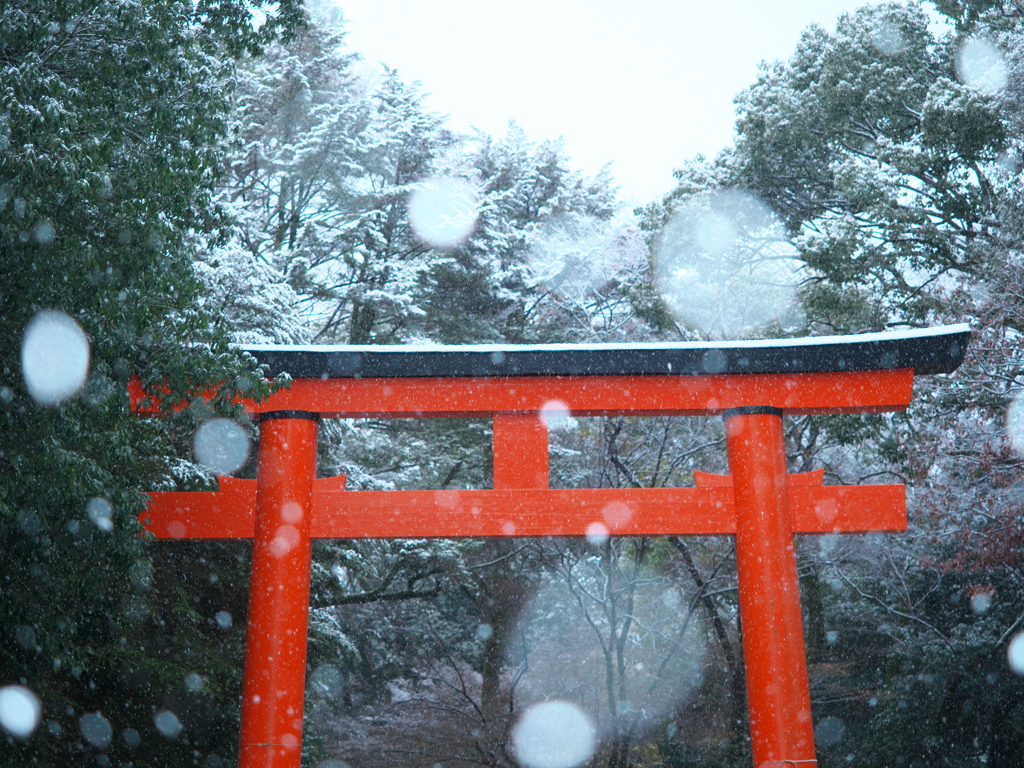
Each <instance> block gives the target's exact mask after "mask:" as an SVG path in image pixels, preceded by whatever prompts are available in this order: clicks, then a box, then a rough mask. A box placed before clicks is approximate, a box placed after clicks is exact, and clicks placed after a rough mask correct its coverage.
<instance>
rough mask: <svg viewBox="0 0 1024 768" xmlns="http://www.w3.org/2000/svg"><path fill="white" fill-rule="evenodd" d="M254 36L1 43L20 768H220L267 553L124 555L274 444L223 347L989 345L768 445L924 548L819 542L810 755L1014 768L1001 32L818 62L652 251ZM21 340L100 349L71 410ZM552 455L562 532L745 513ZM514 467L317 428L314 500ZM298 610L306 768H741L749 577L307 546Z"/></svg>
mask: <svg viewBox="0 0 1024 768" xmlns="http://www.w3.org/2000/svg"><path fill="white" fill-rule="evenodd" d="M265 5H267V10H269V11H271V12H270V13H269V14H267V15H266V17H265V18H263V17H262V16H260V20H261V23H259V24H253V23H252V12H251V11H252V8H251V4H249V3H245V2H242V1H241V0H196V1H195V2H187V3H186V2H178V3H174V2H168V3H150V2H144V1H143V0H121V1H120V2H105V1H102V0H77V1H74V0H72V1H70V2H65V3H61V4H56V5H55V4H53V3H49V2H42V0H38V1H34V0H19V2H14V3H7V4H4V5H2V6H0V259H2V269H3V271H2V274H3V277H4V284H3V285H2V286H0V303H2V311H0V326H2V332H0V346H2V349H4V350H6V352H3V353H2V360H3V361H4V362H3V364H2V379H0V423H2V428H0V563H2V565H3V567H2V569H0V606H2V610H0V686H3V688H2V689H0V720H2V722H3V725H4V728H5V733H4V739H3V741H0V762H3V763H4V764H11V765H42V766H67V765H83V766H85V765H89V766H92V765H99V766H108V765H118V766H120V765H133V766H154V767H156V766H161V767H163V766H190V765H203V766H218V765H230V764H232V763H233V762H235V759H236V754H237V726H238V706H239V696H240V670H241V658H242V652H243V647H244V627H245V612H246V590H247V579H248V576H247V573H248V556H249V552H248V546H247V545H245V544H243V543H226V542H212V543H203V544H200V543H196V542H191V543H185V542H171V543H164V542H156V541H152V540H148V539H146V538H145V537H142V536H140V529H139V526H138V524H137V522H136V517H137V515H138V513H139V512H140V511H141V510H142V509H143V508H144V506H145V501H146V497H145V495H144V493H145V492H146V491H152V490H169V489H174V488H180V489H195V490H199V489H211V488H214V487H216V478H215V473H214V472H213V471H212V470H211V468H210V467H209V466H208V465H204V463H203V462H201V461H199V460H198V458H197V454H201V453H202V451H201V450H200V449H199V446H197V445H196V443H195V440H194V438H195V436H196V435H197V433H199V432H200V431H201V430H200V428H201V427H202V426H203V425H206V424H209V423H222V422H219V421H216V420H218V419H231V420H234V423H237V424H239V425H241V428H242V429H243V430H246V431H247V434H248V436H249V438H252V437H253V436H254V434H255V432H254V429H253V426H252V425H251V424H249V423H248V422H247V421H246V420H245V418H244V416H242V414H240V413H238V412H237V409H236V408H235V407H234V406H232V405H231V403H232V399H233V398H234V396H235V395H238V394H242V395H246V396H251V397H261V396H264V395H265V394H266V392H267V388H266V385H265V384H264V383H262V380H261V378H260V376H259V375H258V374H259V371H256V370H254V368H253V367H252V364H251V360H249V359H247V358H246V357H245V356H244V355H239V354H238V353H237V352H236V351H234V350H233V347H232V346H231V344H232V343H260V342H274V343H342V344H362V343H374V344H397V343H401V344H418V343H446V344H461V343H477V342H501V343H534V342H587V341H610V342H630V341H653V340H679V339H684V340H699V339H707V338H721V337H725V336H729V337H734V336H779V337H789V336H804V335H825V334H833V333H855V332H862V331H877V330H884V329H888V328H904V327H923V326H931V325H936V324H942V323H947V322H968V323H970V324H971V326H972V328H973V329H974V331H975V338H974V342H973V344H972V347H971V350H970V352H969V354H968V359H967V361H966V363H965V364H964V366H963V367H962V368H961V370H960V371H958V372H957V373H956V374H954V375H951V376H945V377H935V378H934V379H931V380H928V381H922V382H919V384H918V385H917V389H916V393H915V404H914V406H913V407H912V408H911V409H910V411H908V412H907V413H906V414H898V415H875V416H866V417H798V418H797V417H793V418H788V419H787V420H786V435H787V450H788V452H789V458H790V468H791V470H792V471H807V470H811V469H816V468H824V470H825V474H826V477H827V481H828V482H836V483H840V482H841V483H854V484H855V483H866V482H890V481H899V482H905V483H907V485H908V505H909V516H910V528H909V530H908V531H907V533H905V534H901V535H893V534H886V535H870V536H850V537H838V536H823V537H805V538H802V539H800V540H799V541H798V562H799V567H800V576H801V589H802V592H803V601H804V610H805V633H806V639H807V646H808V653H809V658H810V671H811V685H812V700H813V706H814V719H815V723H816V736H817V741H818V754H819V761H820V762H821V764H822V765H823V766H839V765H854V766H932V765H958V766H960V765H974V764H977V765H982V764H984V765H992V766H1019V765H1021V764H1024V752H1022V749H1024V747H1022V745H1024V704H1022V702H1024V696H1022V694H1024V678H1022V677H1021V674H1022V673H1024V660H1020V659H1019V658H1018V657H1017V656H1016V655H1015V654H1014V653H1011V651H1014V649H1015V648H1016V647H1019V646H1024V640H1022V641H1021V643H1020V644H1019V646H1015V645H1014V642H1015V639H1016V638H1018V637H1019V636H1020V632H1021V631H1022V630H1024V593H1022V586H1024V585H1022V577H1024V573H1022V570H1021V568H1022V564H1024V524H1022V522H1021V515H1020V512H1021V506H1022V504H1024V494H1022V493H1021V491H1020V488H1021V477H1022V475H1021V462H1020V454H1019V451H1018V448H1019V447H1020V446H1021V445H1022V444H1024V443H1022V442H1021V440H1020V438H1018V437H1017V436H1016V435H1015V432H1016V430H1017V429H1018V428H1021V429H1024V416H1021V415H1019V411H1018V410H1016V408H1017V406H1015V405H1014V403H1015V400H1014V398H1015V396H1016V394H1017V393H1018V392H1019V391H1020V389H1021V386H1022V384H1021V381H1020V375H1021V370H1022V369H1021V354H1020V347H1021V341H1020V339H1021V336H1020V334H1021V322H1022V314H1021V310H1022V300H1024V281H1022V277H1024V272H1022V236H1024V216H1022V214H1021V211H1022V210H1024V208H1022V206H1021V202H1022V199H1021V198H1022V193H1024V184H1022V175H1021V167H1022V165H1021V164H1022V160H1021V158H1022V152H1024V147H1022V128H1024V37H1022V34H1024V26H1022V21H1021V14H1022V13H1024V9H1022V8H1021V6H1020V4H1019V3H1014V2H993V1H991V0H980V1H979V2H958V1H957V0H937V1H936V2H935V3H933V4H929V5H927V6H922V5H918V4H916V3H908V4H882V5H877V6H872V7H867V8H864V9H862V10H860V11H858V12H856V13H854V14H851V15H849V16H844V17H842V18H841V19H839V20H838V22H837V25H836V28H835V29H834V30H826V29H823V28H820V27H811V28H808V29H807V30H806V32H805V33H804V35H803V36H802V39H801V41H800V43H799V45H798V47H797V49H796V51H795V52H794V54H793V56H792V57H791V58H790V59H789V60H788V61H786V62H776V63H772V64H767V65H765V67H764V68H763V71H762V72H761V74H760V75H759V77H758V79H757V81H756V82H755V83H754V84H752V85H751V86H750V88H748V89H747V90H746V91H744V92H743V93H741V94H739V95H738V96H737V100H736V104H737V124H736V132H737V133H736V140H735V142H734V145H733V146H732V147H730V148H729V149H727V150H725V151H723V152H722V153H721V154H720V155H718V156H716V157H715V158H703V157H697V158H694V159H693V160H692V161H691V162H689V163H687V164H686V165H684V167H682V168H680V169H678V170H677V171H676V178H677V187H676V189H675V190H674V191H673V192H672V193H670V194H669V195H668V196H667V197H666V198H665V199H663V200H660V201H656V202H652V203H651V204H650V205H649V206H647V207H645V208H643V209H641V210H638V211H624V210H623V209H622V206H621V205H620V204H619V203H618V201H617V200H616V194H615V190H614V188H613V187H612V185H611V183H610V180H609V178H608V177H607V175H603V174H598V175H597V176H596V177H585V176H584V175H582V174H580V173H579V172H577V171H575V170H573V168H572V166H571V163H570V162H569V160H568V159H567V158H566V157H565V156H564V153H563V151H562V149H561V147H560V145H559V144H558V142H556V141H537V140H534V139H531V138H530V137H528V136H526V135H525V134H524V133H523V131H521V130H519V129H517V128H516V127H515V126H511V127H510V128H509V130H508V132H507V134H506V135H505V136H498V137H495V136H488V135H484V134H480V133H477V134H473V135H463V134H458V133H456V132H454V131H452V130H450V129H449V128H448V127H446V122H445V119H444V118H443V117H442V116H440V115H436V114H431V113H430V112H429V111H427V110H425V109H424V108H423V106H422V96H421V92H420V90H419V87H418V86H416V85H414V84H410V83H407V82H404V81H403V80H402V79H401V77H400V76H399V75H398V73H396V72H393V71H387V70H385V71H384V72H383V73H377V74H368V70H367V69H366V68H365V67H362V66H360V63H359V58H358V55H357V53H356V52H353V51H350V50H348V49H347V48H346V47H345V43H344V29H343V26H341V25H340V19H339V18H338V16H337V15H336V14H332V13H331V8H330V7H329V6H319V5H315V4H311V5H310V6H309V7H308V8H303V7H302V5H301V4H300V3H298V2H296V0H282V2H279V3H274V4H265ZM934 13H938V14H941V15H943V16H945V17H946V18H947V19H948V20H949V22H950V24H949V25H948V31H947V32H941V33H940V32H936V31H935V29H936V28H935V26H934V25H931V24H930V23H929V20H930V17H929V14H934ZM417 201H418V202H417ZM418 206H419V207H418ZM424 211H425V213H424ZM437 211H440V212H441V213H442V214H443V216H442V219H443V221H442V224H441V225H439V224H438V223H437V220H436V219H432V218H431V216H430V215H429V214H430V213H431V212H434V213H436V212H437ZM466 221H468V222H469V225H467V226H466V227H465V228H464V230H463V231H462V232H461V233H460V232H458V231H457V230H458V226H456V225H458V224H459V223H460V222H461V223H465V222H466ZM431 222H433V223H431ZM693 274H696V275H697V276H698V278H699V279H697V280H693V281H689V282H687V280H688V278H686V276H687V275H693ZM684 278H685V279H684ZM708 285H712V286H713V287H714V290H709V289H708V288H707V286H708ZM783 289H785V290H783ZM723 297H724V298H723ZM758 297H766V298H767V299H768V301H767V302H766V303H762V302H759V301H755V300H754V299H755V298H758ZM47 311H51V312H52V311H55V312H60V313H63V315H54V314H52V313H51V314H47ZM40 312H42V313H43V315H40V314H39V313H40ZM40 317H43V318H44V319H46V318H50V319H51V320H52V319H53V318H54V317H57V318H60V317H67V318H71V319H73V321H74V323H75V324H76V326H77V327H78V328H81V329H82V330H83V331H84V334H85V336H86V337H87V339H88V348H89V353H90V357H89V366H88V376H87V378H86V379H85V381H84V385H83V386H82V387H81V389H80V390H78V391H77V392H76V393H74V394H71V393H64V394H56V395H53V396H51V397H49V399H47V396H46V395H45V394H41V393H40V390H39V389H38V388H33V385H32V382H31V381H30V379H29V377H27V375H25V374H26V372H25V371H24V370H23V365H22V363H21V361H22V360H23V357H22V354H23V348H22V345H23V339H24V337H25V334H26V333H27V329H29V328H30V324H33V325H34V324H35V323H36V322H37V321H38V320H39V318H40ZM61 323H63V321H61V320H58V323H57V324H58V326H60V327H66V326H65V325H61ZM24 359H28V358H24ZM132 376H138V377H140V379H141V380H142V381H143V382H144V383H146V384H149V385H156V384H158V383H161V384H162V383H166V384H167V385H168V386H169V387H170V391H171V396H170V397H168V398H167V399H166V401H165V406H166V408H167V410H168V413H167V415H166V417H165V418H160V419H140V418H136V417H135V416H134V415H133V414H132V413H131V412H130V409H129V408H128V402H127V394H126V384H127V381H128V380H129V378H130V377H132ZM210 387H214V388H215V389H216V392H217V395H216V397H214V398H213V400H209V399H207V398H204V397H202V394H203V393H204V392H206V391H207V390H208V389H209V388H210ZM176 406H184V407H182V408H175V407H176ZM551 426H552V437H551V455H552V483H553V485H556V486H561V487H569V486H591V487H625V486H675V485H690V484H692V481H693V472H694V471H695V470H710V471H724V470H725V466H724V451H723V445H722V444H723V434H722V427H721V424H720V422H719V421H717V420H714V419H707V420H703V419H683V420H675V419H643V420H640V419H582V418H579V419H577V418H573V417H572V416H571V414H560V415H559V418H558V419H557V421H556V423H553V424H552V425H551ZM489 429H490V427H489V425H488V424H487V423H486V422H483V421H475V420H437V421H429V422H426V421H424V422H416V423H405V422H401V421H374V420H362V421H360V420H352V421H338V422H326V423H325V424H324V427H323V429H322V439H321V447H320V453H321V455H320V470H319V471H320V472H321V473H322V474H323V475H335V474H342V473H344V474H347V475H348V478H349V480H348V482H349V484H350V487H353V488H412V487H415V488H426V489H432V488H433V489H444V488H462V487H487V486H488V485H489V484H490V471H491V469H490V459H489V453H488V452H489V450H490V449H489V447H488V446H489ZM1015 439H1016V440H1017V443H1016V444H1015ZM252 471H253V467H252V461H251V458H250V459H249V461H248V462H247V463H245V464H244V465H243V466H241V467H240V468H239V469H238V474H239V475H241V476H251V473H252ZM312 599H313V612H312V617H311V623H310V654H309V688H308V694H307V725H306V746H305V752H306V754H305V756H304V761H305V764H308V765H317V766H324V767H326V766H334V768H337V765H338V764H339V761H345V762H347V763H349V764H350V765H354V766H355V765H358V766H415V765H424V766H432V765H435V764H440V765H444V766H469V765H487V766H511V765H516V764H517V763H516V754H515V747H514V745H513V743H512V742H513V739H512V734H513V733H514V728H515V726H516V723H517V722H519V721H520V719H521V717H522V715H523V713H524V712H527V711H529V707H530V706H531V705H533V704H535V703H537V702H541V701H546V700H552V699H560V700H566V701H571V702H572V703H573V704H574V705H576V706H577V707H579V710H580V711H583V712H585V713H586V715H587V719H588V721H589V727H590V728H593V731H594V733H595V734H596V738H597V741H596V751H595V752H594V754H593V755H592V757H590V759H589V764H590V765H595V766H596V765H602V766H604V765H607V766H609V768H619V767H622V766H672V767H673V768H679V767H681V766H690V765H694V766H695V765H702V766H716V765H717V766H741V765H748V764H749V760H750V756H749V748H748V743H747V735H746V734H747V724H746V721H745V717H746V715H745V704H744V701H743V698H744V693H743V669H742V632H741V628H740V627H739V624H738V611H737V601H736V587H735V575H734V563H733V553H732V543H731V541H730V540H728V539H718V538H708V539H686V540H682V539H610V538H607V537H595V538H593V539H592V540H585V541H576V540H571V541H570V540H554V539H552V540H536V541H520V540H503V541H422V540H416V541H413V540H406V541H366V542H352V541H329V542H321V543H319V544H318V545H317V547H316V550H315V553H314V584H313V594H312ZM1022 651H1024V649H1022ZM12 702H13V703H12ZM26 702H27V704H26ZM33 704H38V706H39V717H38V720H37V721H36V720H35V719H34V718H30V721H31V722H29V723H28V725H26V724H25V721H24V720H23V719H21V720H19V717H21V715H23V714H24V712H25V711H29V713H30V714H31V710H32V706H33ZM26 706H27V707H28V710H26V709H25V707H26ZM5 707H6V708H5ZM12 713H14V714H12ZM520 757H522V755H520ZM332 761H334V762H332Z"/></svg>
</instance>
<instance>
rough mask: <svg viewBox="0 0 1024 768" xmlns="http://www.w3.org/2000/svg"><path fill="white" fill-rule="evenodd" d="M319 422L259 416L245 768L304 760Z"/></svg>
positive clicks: (283, 766)
mask: <svg viewBox="0 0 1024 768" xmlns="http://www.w3.org/2000/svg"><path fill="white" fill-rule="evenodd" d="M319 421H320V417H319V416H318V415H317V414H315V413H306V412H301V411H298V412H297V411H272V412H270V413H264V414H262V415H261V417H260V443H259V452H258V454H257V468H256V484H257V485H256V487H257V493H256V521H255V522H256V530H255V534H256V535H255V537H254V541H253V548H252V577H251V581H250V584H249V618H248V626H247V630H246V637H245V676H244V678H243V684H242V729H241V738H240V745H239V760H238V765H239V768H299V765H300V763H301V762H302V724H303V702H304V698H305V694H306V639H307V631H308V630H307V627H308V625H309V578H310V557H311V553H312V546H311V543H310V537H309V532H310V521H311V519H312V517H313V479H314V478H315V477H316V446H317V426H318V424H319Z"/></svg>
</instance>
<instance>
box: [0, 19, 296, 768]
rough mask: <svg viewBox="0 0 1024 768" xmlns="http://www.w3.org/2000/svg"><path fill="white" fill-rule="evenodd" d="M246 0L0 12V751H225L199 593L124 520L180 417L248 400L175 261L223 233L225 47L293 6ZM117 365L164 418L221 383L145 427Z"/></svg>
mask: <svg viewBox="0 0 1024 768" xmlns="http://www.w3.org/2000/svg"><path fill="white" fill-rule="evenodd" d="M262 5H264V4H253V3H247V2H246V3H243V2H236V1H235V0H204V1H203V2H198V3H188V4H182V3H150V2H137V1H136V0H126V1H125V2H118V3H109V2H93V1H89V2H84V1H83V2H67V3H59V4H56V5H54V4H52V3H46V2H32V1H31V0H29V1H27V2H20V3H15V4H6V5H5V6H4V7H3V8H2V9H0V145H2V149H0V263H2V273H3V275H4V278H5V284H4V287H3V290H2V291H0V348H2V350H3V352H2V354H3V359H4V364H3V375H2V379H0V407H2V412H0V421H2V423H3V426H2V428H0V553H2V554H0V562H2V564H3V569H2V575H0V594H2V598H0V603H2V605H3V611H0V636H3V637H4V638H5V642H3V643H2V644H0V685H3V686H7V685H19V686H22V687H23V688H24V689H25V690H21V689H18V691H17V694H18V695H19V696H21V697H22V700H32V699H35V700H37V701H38V702H39V703H40V705H41V722H39V723H38V724H37V726H36V727H35V728H34V730H33V732H32V733H31V734H29V733H24V732H22V733H17V734H11V735H7V734H6V733H5V734H4V735H5V738H4V740H3V741H2V742H0V762H3V763H5V764H12V765H13V764H19V765H20V764H25V765H27V764H33V765H35V764H38V765H52V766H58V765H59V766H66V765H76V764H93V763H95V762H96V761H97V760H98V761H99V764H112V763H113V764H121V763H134V764H136V765H162V766H170V765H191V764H193V761H195V760H197V759H198V756H203V755H209V756H210V759H211V760H213V761H214V762H216V760H218V759H221V758H224V759H229V758H230V755H231V753H232V752H233V751H234V749H235V748H236V745H235V743H234V738H235V737H234V732H235V728H234V726H233V724H232V723H231V717H232V715H231V711H232V709H233V708H234V707H235V706H236V705H237V704H236V699H235V697H234V695H233V694H234V692H233V691H232V690H231V689H232V686H233V679H234V678H233V676H232V674H225V672H226V670H225V668H224V667H222V666H221V661H220V658H221V657H220V650H219V649H218V650H217V651H212V650H211V645H214V644H215V643H216V642H218V641H219V640H220V635H219V634H218V633H221V631H220V630H219V629H218V628H217V626H216V623H215V622H213V620H212V619H213V613H210V614H207V615H204V614H203V613H202V610H204V609H208V606H205V605H203V606H201V605H199V603H198V601H197V599H198V597H199V595H198V594H193V595H187V594H185V593H184V592H182V591H181V589H180V585H179V584H168V583H166V582H163V581H162V580H161V579H160V578H157V580H156V583H154V570H153V563H152V560H151V557H150V553H149V551H148V550H147V548H146V545H145V543H144V541H143V539H142V538H140V527H139V525H138V524H137V522H136V520H135V518H136V515H137V514H138V513H139V512H140V511H142V509H144V506H145V502H146V497H145V496H144V494H143V491H144V490H150V489H157V488H161V487H164V488H167V487H172V486H173V485H174V484H175V483H177V482H178V481H179V480H180V479H181V478H182V477H183V476H187V475H191V474H195V473H196V470H195V468H194V465H192V464H191V462H190V461H187V460H185V457H186V456H188V455H189V454H190V443H191V437H192V431H193V430H194V427H195V426H196V424H197V423H198V421H199V420H201V419H203V418H208V417H209V416H210V415H212V414H213V413H214V412H220V413H228V412H230V411H231V406H230V400H231V398H232V397H233V396H234V395H235V394H238V393H243V394H250V395H257V396H258V395H259V394H260V392H261V391H264V390H263V388H262V386H259V387H257V386H256V385H255V384H254V382H255V381H256V379H255V378H253V377H252V376H251V374H250V372H249V371H248V370H247V369H246V368H245V367H244V366H243V365H242V364H241V362H240V361H239V359H238V357H237V355H236V354H234V353H232V352H231V351H230V350H229V349H228V348H227V345H226V340H227V339H226V336H225V334H224V333H223V330H221V329H219V328H218V327H217V325H216V323H215V322H213V318H211V316H210V315H209V314H208V313H207V312H206V311H205V310H204V308H203V306H202V301H201V298H202V286H201V283H200V282H199V280H198V279H197V277H196V274H195V273H194V272H193V269H192V260H193V257H194V256H193V253H194V249H193V247H192V243H193V242H194V239H195V233H202V234H203V235H204V236H213V235H214V234H215V233H216V231H217V230H218V228H219V227H220V226H221V218H220V216H219V215H218V213H217V210H216V208H215V206H214V204H213V195H214V193H215V182H216V179H217V176H218V174H219V171H220V168H221V166H222V161H223V157H224V140H225V139H226V127H227V122H226V121H227V109H228V106H229V104H228V101H227V99H226V93H227V90H228V89H227V85H228V83H229V76H230V73H231V57H233V56H237V55H243V54H246V52H249V53H256V52H258V50H259V47H260V46H261V45H262V44H264V43H266V42H268V41H269V40H271V39H273V38H274V37H275V36H276V35H277V34H279V33H281V32H287V31H288V30H290V29H292V28H293V27H294V26H295V25H296V24H297V23H299V22H300V21H301V19H302V16H303V13H302V9H301V6H300V4H298V3H296V2H294V0H286V1H285V2H281V3H274V4H266V5H267V6H268V8H269V6H270V5H273V8H269V10H270V15H269V16H267V17H266V19H265V23H264V24H263V25H262V26H259V25H258V24H257V25H254V24H252V23H251V22H252V16H251V14H252V13H254V12H259V13H263V12H264V11H265V10H268V9H265V8H262V7H261V6H262ZM257 27H258V28H257ZM19 361H21V364H20V365H19ZM86 363H87V367H86ZM133 376H137V377H139V379H140V380H141V382H142V383H143V384H144V385H145V386H147V387H155V388H156V389H157V390H158V391H159V390H160V389H161V388H162V387H164V386H167V387H168V388H169V392H167V393H166V394H165V396H164V398H163V405H164V406H165V407H166V408H167V409H170V408H171V407H172V406H174V405H188V404H190V403H191V402H192V400H193V398H195V397H197V396H198V395H199V394H200V393H201V392H203V391H205V390H207V389H209V388H210V387H211V386H212V387H216V388H218V389H219V392H218V395H217V397H216V398H215V399H214V401H213V402H212V403H211V404H210V405H209V406H208V407H205V408H203V409H198V410H195V409H188V410H189V412H188V413H186V414H184V415H182V416H181V417H179V418H177V419H172V418H168V419H164V420H156V419H154V420H145V419H141V418H138V417H136V416H135V415H134V414H133V412H132V411H131V410H130V408H129V405H128V392H127V385H128V381H129V379H130V378H131V377H133ZM78 379H84V385H83V386H81V387H80V388H78V387H77V385H78V384H79V383H81V382H80V381H78ZM159 575H160V574H159V573H158V574H157V576H159ZM221 634H222V633H221ZM12 640H13V642H12ZM225 690H227V694H225ZM25 691H28V693H26V692H25ZM26 697H27V698H26ZM6 725H9V723H8V724H6ZM218 756H219V757H218Z"/></svg>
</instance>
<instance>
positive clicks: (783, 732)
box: [725, 406, 817, 768]
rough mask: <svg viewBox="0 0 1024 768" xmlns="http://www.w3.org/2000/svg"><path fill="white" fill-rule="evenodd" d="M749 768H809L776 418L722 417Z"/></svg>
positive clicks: (796, 599) (758, 414) (756, 413)
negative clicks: (750, 756)
mask: <svg viewBox="0 0 1024 768" xmlns="http://www.w3.org/2000/svg"><path fill="white" fill-rule="evenodd" d="M725 425H726V445H727V448H728V452H729V470H730V473H731V474H732V478H733V491H734V494H735V498H736V570H737V574H738V576H739V593H740V616H741V618H742V621H743V659H744V666H745V667H746V676H747V707H748V710H749V712H750V738H751V747H752V751H753V758H754V766H755V768H792V767H793V766H794V765H803V764H806V765H816V764H817V762H816V760H815V755H814V726H813V723H812V721H811V697H810V691H809V688H808V682H807V656H806V653H805V650H804V627H803V619H802V616H801V612H800V587H799V583H798V581H797V570H796V557H795V555H794V552H793V525H792V522H791V521H790V513H789V499H788V496H789V493H788V489H787V472H786V454H785V449H784V445H783V435H782V411H781V410H779V409H777V408H764V407H759V406H752V407H746V408H735V409H733V410H731V411H727V412H726V413H725Z"/></svg>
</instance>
